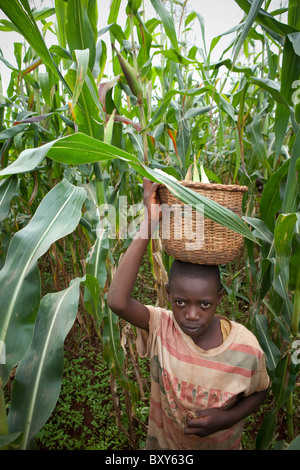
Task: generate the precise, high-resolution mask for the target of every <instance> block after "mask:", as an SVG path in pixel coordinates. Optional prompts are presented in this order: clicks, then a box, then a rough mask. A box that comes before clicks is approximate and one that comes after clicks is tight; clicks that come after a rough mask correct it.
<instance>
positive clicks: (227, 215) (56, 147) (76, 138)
mask: <svg viewBox="0 0 300 470" xmlns="http://www.w3.org/2000/svg"><path fill="white" fill-rule="evenodd" d="M45 147H46V149H45ZM25 152H26V153H25ZM46 154H47V156H48V157H49V158H52V159H53V160H55V161H58V162H60V163H64V164H71V165H79V164H83V163H93V162H97V161H100V160H104V161H105V160H112V159H115V158H120V159H122V160H124V161H126V162H127V163H128V164H129V165H130V166H131V167H133V168H134V169H135V170H136V171H137V172H138V173H139V174H140V175H141V176H145V177H147V178H149V179H151V180H152V181H157V182H160V183H163V184H165V185H166V186H167V187H168V188H169V189H170V191H171V192H173V194H175V195H176V196H177V197H178V198H179V199H180V200H182V201H183V202H185V203H187V204H190V205H191V206H192V207H194V208H195V209H197V204H201V203H202V204H204V208H205V216H206V217H208V218H209V219H211V220H214V221H215V222H217V223H219V224H221V225H223V226H225V227H227V228H229V229H231V230H234V231H235V232H237V233H240V234H241V235H243V236H244V237H247V238H249V239H250V240H252V241H254V242H256V243H258V241H257V240H256V239H255V237H254V236H253V234H252V233H251V231H250V230H249V228H248V227H247V225H246V224H245V222H243V220H242V219H241V218H240V217H239V216H237V215H236V214H234V213H233V212H232V211H230V210H229V209H227V208H225V207H222V206H220V205H219V204H218V203H216V202H214V201H212V200H211V199H209V198H207V197H205V196H202V195H200V194H197V193H195V192H194V191H192V190H191V189H189V188H186V187H184V186H182V185H180V184H179V183H177V182H176V181H172V180H171V179H170V178H168V176H167V175H162V174H161V173H157V172H155V170H152V169H150V168H148V167H146V166H144V165H143V164H142V163H141V162H140V161H139V159H138V158H137V157H135V156H134V155H131V154H129V153H127V152H125V151H124V150H121V149H119V148H117V147H113V146H112V145H109V144H106V143H104V142H101V141H99V140H96V139H93V138H92V137H89V136H87V135H84V134H80V133H77V134H73V135H70V136H67V137H63V138H61V139H58V140H55V141H53V142H50V143H48V144H45V145H44V146H42V147H39V148H38V149H32V150H25V151H24V152H22V153H21V155H20V157H19V158H18V160H16V161H15V162H14V163H12V164H11V165H10V166H9V167H7V168H5V169H4V170H2V171H1V172H0V176H3V175H10V174H14V173H15V172H26V171H32V170H33V169H34V168H35V166H37V165H38V164H39V163H40V162H41V161H42V160H43V158H45V155H46ZM33 161H34V162H35V166H34V165H33V164H32V162H33Z"/></svg>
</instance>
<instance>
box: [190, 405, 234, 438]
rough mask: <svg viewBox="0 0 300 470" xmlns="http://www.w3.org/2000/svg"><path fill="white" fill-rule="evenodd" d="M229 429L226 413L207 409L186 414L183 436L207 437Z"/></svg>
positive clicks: (221, 410) (220, 410)
mask: <svg viewBox="0 0 300 470" xmlns="http://www.w3.org/2000/svg"><path fill="white" fill-rule="evenodd" d="M228 427H230V425H229V424H228V421H227V416H226V411H225V410H224V409H222V408H207V409H206V410H201V411H198V412H197V417H195V415H194V413H190V412H189V413H187V416H186V425H185V429H184V434H195V435H197V436H199V437H205V436H209V435H210V434H213V433H214V432H217V431H221V430H222V429H226V428H228Z"/></svg>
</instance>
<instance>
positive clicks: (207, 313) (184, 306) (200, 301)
mask: <svg viewBox="0 0 300 470" xmlns="http://www.w3.org/2000/svg"><path fill="white" fill-rule="evenodd" d="M167 293H168V300H169V301H170V302H171V306H172V311H173V314H174V317H175V320H176V321H177V323H178V325H179V326H180V328H181V329H182V331H183V332H184V333H185V334H187V335H188V336H190V337H191V338H192V339H193V341H194V342H195V343H196V344H197V343H199V339H200V337H202V338H203V335H204V336H205V334H206V336H208V335H209V334H212V333H213V329H214V327H213V324H214V318H215V313H216V310H217V307H218V305H220V302H221V300H222V295H223V290H222V291H220V290H219V286H217V284H216V282H215V280H214V279H212V278H207V279H197V278H190V277H183V276H182V277H181V276H180V277H177V278H175V279H173V281H172V283H171V286H170V288H169V286H167ZM202 338H201V339H202Z"/></svg>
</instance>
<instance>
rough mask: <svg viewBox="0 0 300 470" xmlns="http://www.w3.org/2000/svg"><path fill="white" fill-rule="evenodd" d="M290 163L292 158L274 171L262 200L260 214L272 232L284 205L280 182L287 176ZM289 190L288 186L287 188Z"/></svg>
mask: <svg viewBox="0 0 300 470" xmlns="http://www.w3.org/2000/svg"><path fill="white" fill-rule="evenodd" d="M289 165H290V160H287V161H286V162H284V163H283V164H282V165H281V166H280V168H279V169H278V170H277V171H275V173H273V174H272V175H271V176H270V178H269V180H268V181H267V183H266V184H265V186H264V189H263V192H262V195H261V200H260V214H261V218H262V219H263V221H264V222H265V224H266V225H267V227H268V228H269V230H270V231H271V232H274V227H275V222H276V217H275V216H276V214H277V213H278V212H279V210H280V208H281V206H282V199H281V197H280V184H281V181H282V179H283V178H284V177H285V176H286V174H287V172H288V169H289ZM286 190H287V191H288V188H286Z"/></svg>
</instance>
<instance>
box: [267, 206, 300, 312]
mask: <svg viewBox="0 0 300 470" xmlns="http://www.w3.org/2000/svg"><path fill="white" fill-rule="evenodd" d="M296 222H297V215H296V214H295V213H293V214H288V215H282V214H281V215H280V216H279V217H278V219H277V222H276V227H275V230H274V245H275V252H276V258H275V270H274V277H273V285H274V287H275V289H276V291H277V292H278V293H279V295H280V296H281V297H282V298H283V299H284V301H285V306H286V309H287V311H288V314H289V320H291V319H292V310H293V305H292V303H291V300H290V298H289V288H288V285H289V263H290V257H291V245H292V239H293V235H294V233H295V228H296V227H295V225H296Z"/></svg>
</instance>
